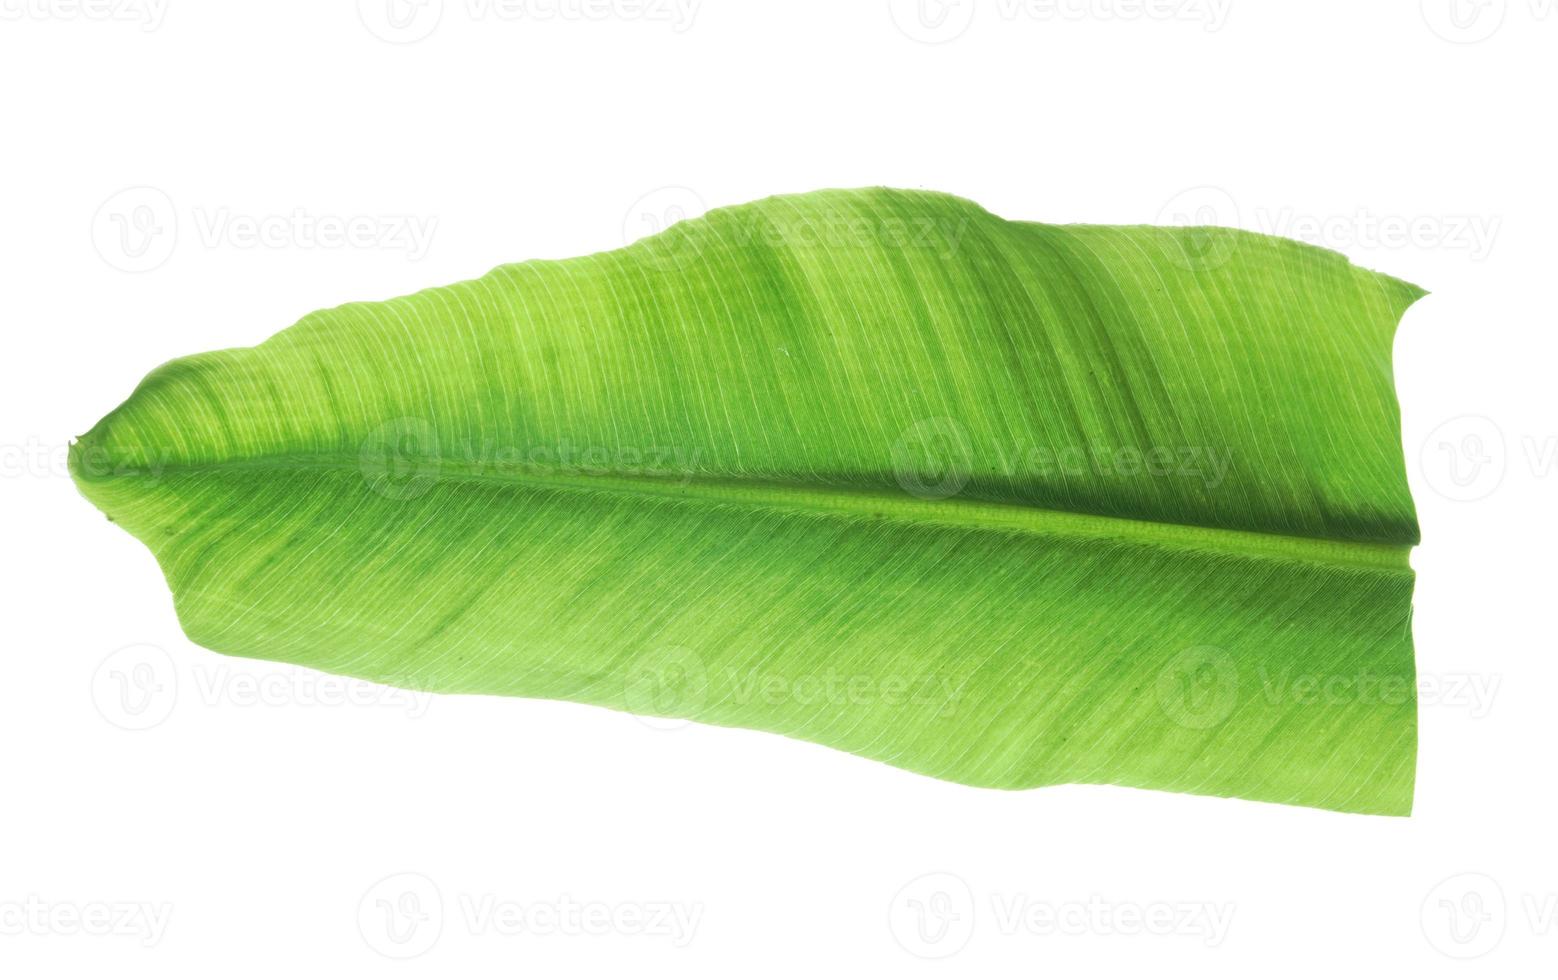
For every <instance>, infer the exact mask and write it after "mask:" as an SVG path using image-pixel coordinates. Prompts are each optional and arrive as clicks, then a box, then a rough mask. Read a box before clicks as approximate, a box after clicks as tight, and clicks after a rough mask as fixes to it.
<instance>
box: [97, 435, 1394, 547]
mask: <svg viewBox="0 0 1558 980" xmlns="http://www.w3.org/2000/svg"><path fill="white" fill-rule="evenodd" d="M90 438H91V437H90V435H89V436H87V437H83V439H82V440H81V441H79V442H78V443H77V444H76V447H74V448H79V449H81V450H83V451H84V450H85V448H86V447H88V446H90V444H91V443H90ZM72 459H73V460H77V461H79V456H78V454H76V453H73V454H72ZM399 462H400V463H401V464H403V465H406V466H409V468H410V469H411V470H412V472H413V474H414V475H413V476H412V477H411V479H416V480H422V481H427V482H433V481H437V482H465V483H489V484H491V483H498V484H510V485H512V484H519V485H528V486H533V487H536V488H541V489H548V490H560V491H564V492H582V493H602V494H614V495H621V494H638V495H643V496H649V497H655V498H659V499H669V500H672V501H676V502H680V503H684V504H702V505H708V506H735V507H746V508H749V509H754V510H780V511H792V512H793V511H802V512H810V513H818V514H826V515H832V516H836V517H842V518H848V519H852V520H866V521H871V520H877V521H883V522H890V523H897V524H935V525H941V526H954V527H963V528H969V529H975V530H984V531H992V532H1003V533H1017V534H1029V535H1036V536H1051V537H1070V538H1087V539H1092V540H1097V541H1108V542H1114V543H1118V544H1124V545H1137V546H1142V547H1158V548H1170V549H1174V550H1184V551H1196V552H1212V553H1217V554H1224V555H1238V556H1241V557H1245V558H1264V559H1274V560H1289V561H1303V562H1313V563H1318V564H1324V565H1331V566H1336V567H1342V568H1366V569H1396V570H1401V571H1403V572H1408V573H1410V565H1409V562H1408V556H1409V555H1410V553H1411V550H1412V547H1413V543H1406V542H1402V543H1397V542H1375V541H1357V540H1346V539H1340V538H1321V537H1312V536H1306V535H1288V534H1280V533H1274V532H1268V531H1252V530H1241V529H1234V528H1222V527H1210V526H1204V525H1195V524H1181V523H1174V522H1169V521H1153V520H1141V519H1137V518H1131V517H1120V516H1114V515H1104V514H1093V513H1088V512H1084V511H1072V510H1056V509H1051V508H1045V507H1039V506H1036V505H1032V504H1024V503H1012V502H1000V501H989V500H981V499H975V498H971V497H947V498H943V499H928V498H923V497H917V496H914V495H912V494H909V493H906V492H905V493H892V492H888V491H885V490H881V489H871V488H866V487H850V486H841V485H808V484H800V483H795V482H786V481H780V480H763V479H756V478H736V477H719V476H709V475H690V476H689V475H683V474H675V475H664V476H657V475H651V474H638V475H634V476H631V477H625V476H613V475H589V474H582V475H581V474H579V473H578V472H577V470H578V469H579V467H571V468H569V469H568V470H564V469H563V468H561V467H556V466H547V465H545V464H540V463H530V462H527V463H524V464H522V465H519V466H515V465H513V464H497V463H494V462H483V461H480V460H474V461H473V460H466V459H458V460H454V459H448V458H438V457H431V456H423V457H411V458H404V459H401V460H399ZM363 465H364V464H363V459H362V457H361V456H360V455H357V454H350V455H349V454H346V453H330V452H312V453H296V454H279V455H265V456H250V457H242V458H236V459H230V460H219V461H201V462H180V461H173V462H167V463H160V464H158V465H157V466H156V467H155V468H152V467H144V468H131V469H128V470H119V471H118V472H117V473H116V474H114V475H109V476H105V475H102V473H101V468H99V472H98V473H97V474H94V473H92V472H90V469H89V468H88V467H86V466H78V467H77V469H78V471H79V472H78V476H79V477H80V478H82V479H84V481H85V482H86V483H88V484H90V483H94V482H100V481H103V480H112V479H122V478H126V477H134V476H137V475H141V474H144V475H146V476H149V477H151V478H154V479H160V478H162V477H166V476H168V475H170V474H172V473H190V474H196V473H201V472H221V471H270V472H288V471H309V470H325V471H337V472H354V473H358V474H359V475H362V478H363V479H369V476H368V475H364V472H363Z"/></svg>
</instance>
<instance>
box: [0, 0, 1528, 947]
mask: <svg viewBox="0 0 1558 980" xmlns="http://www.w3.org/2000/svg"><path fill="white" fill-rule="evenodd" d="M99 2H106V3H107V5H106V6H99V5H98V4H99ZM472 3H474V5H472ZM472 3H468V2H467V0H443V2H442V3H441V4H440V3H439V0H421V4H420V5H411V4H406V3H404V2H400V3H399V6H398V7H390V6H388V5H387V3H386V0H363V2H362V3H360V4H354V3H352V2H329V3H320V2H317V0H313V2H305V0H286V2H282V0H276V2H271V3H266V4H257V3H256V4H239V3H231V2H228V3H218V2H214V0H212V2H195V0H172V4H171V6H167V5H164V4H162V3H159V2H153V0H111V2H108V0H0V15H3V19H0V82H3V84H4V91H5V93H6V95H5V100H4V105H3V108H0V113H3V119H4V128H3V133H4V146H3V152H0V173H3V194H4V199H3V200H4V207H3V210H0V220H3V228H4V233H3V235H0V270H3V271H0V311H3V315H0V330H3V332H4V338H3V340H0V344H3V350H4V360H3V364H4V368H5V382H4V385H3V386H0V404H3V408H4V411H3V416H0V418H3V431H0V444H3V453H4V456H3V459H0V464H3V467H4V470H3V475H4V477H5V478H4V479H3V480H0V488H3V493H4V511H3V521H4V525H3V528H0V530H3V534H4V541H5V556H6V561H5V563H4V571H3V575H4V583H3V585H4V588H3V591H0V594H3V596H4V601H5V634H4V643H3V647H4V651H5V674H4V683H3V684H0V745H3V746H4V750H5V767H4V783H3V787H4V788H3V791H0V793H3V795H0V973H3V974H4V975H6V976H16V977H22V976H29V977H48V976H60V977H65V976H70V977H78V976H92V975H99V976H101V975H109V974H110V971H111V972H112V975H116V976H122V977H195V976H202V977H203V976H209V975H211V974H212V973H220V974H221V975H224V976H255V977H260V976H274V975H277V974H284V975H286V974H299V973H301V974H303V975H308V976H315V975H317V976H328V975H346V976H366V975H370V973H372V974H382V975H386V976H401V977H409V976H440V977H447V976H468V977H500V976H501V977H518V976H526V975H534V976H554V975H601V976H606V975H617V974H625V973H631V974H632V975H639V976H654V977H673V976H674V977H728V976H790V975H794V974H796V973H803V974H812V973H815V972H817V971H819V970H822V971H825V972H826V973H828V974H830V975H833V974H836V975H840V976H846V975H851V974H856V973H865V974H867V975H898V976H950V975H953V974H954V972H955V973H957V974H961V975H977V976H987V977H989V976H1013V977H1015V976H1023V977H1033V976H1084V975H1086V976H1127V975H1140V974H1144V973H1149V972H1150V973H1151V974H1153V975H1166V976H1217V977H1247V976H1251V975H1312V974H1315V973H1321V974H1340V975H1344V976H1358V975H1364V974H1366V973H1367V972H1369V971H1376V970H1377V971H1389V972H1390V973H1391V974H1392V975H1397V974H1399V975H1416V976H1428V977H1438V976H1444V977H1451V976H1454V977H1465V976H1472V975H1491V976H1536V975H1542V974H1540V973H1539V972H1538V971H1539V970H1548V971H1550V970H1551V969H1552V966H1551V964H1553V963H1554V962H1555V960H1558V848H1554V846H1553V827H1554V822H1555V821H1554V817H1555V802H1558V792H1555V789H1554V780H1553V770H1554V749H1555V746H1558V739H1555V736H1554V724H1553V720H1554V715H1555V711H1554V705H1555V700H1554V697H1555V695H1554V691H1555V681H1558V660H1555V657H1554V652H1555V651H1554V646H1555V643H1554V619H1553V609H1554V606H1555V602H1558V597H1555V593H1554V587H1553V586H1554V575H1553V564H1554V558H1553V552H1554V546H1555V544H1558V541H1555V536H1558V535H1555V532H1558V518H1555V508H1554V493H1553V491H1554V488H1555V485H1558V421H1555V419H1558V412H1555V402H1558V399H1555V397H1554V394H1553V388H1554V386H1553V371H1554V367H1553V366H1554V364H1555V363H1558V344H1555V341H1554V339H1553V327H1554V313H1553V304H1552V300H1551V294H1550V289H1551V286H1552V281H1553V278H1554V274H1555V268H1554V254H1555V253H1554V248H1553V243H1554V228H1555V227H1558V206H1555V205H1558V195H1555V184H1554V171H1553V163H1552V160H1553V158H1552V149H1553V144H1552V142H1551V138H1552V118H1553V113H1552V93H1553V88H1552V83H1553V79H1554V68H1553V66H1554V64H1555V63H1558V59H1555V58H1554V54H1555V52H1558V9H1554V4H1552V3H1543V2H1542V0H1507V2H1506V0H1483V2H1482V3H1480V4H1478V3H1475V2H1472V0H1458V2H1457V3H1455V4H1452V3H1450V2H1449V0H1445V2H1436V0H1428V2H1426V3H1424V4H1423V5H1422V7H1421V8H1420V7H1419V4H1418V3H1417V2H1416V0H1409V2H1395V3H1388V4H1386V3H1372V4H1363V3H1359V2H1357V0H1303V2H1298V0H1291V2H1280V3H1279V2H1271V0H1260V2H1254V0H1215V2H1214V0H1204V2H1193V0H1184V2H1180V0H1149V2H1145V3H1137V4H1133V3H1132V0H1114V3H1113V4H1111V3H1109V2H1108V0H1071V2H1062V3H1058V4H1056V3H1042V2H1041V3H1035V4H1031V5H1027V6H1024V5H1017V4H1012V3H991V4H988V5H984V4H981V5H980V6H979V7H978V8H977V9H975V7H974V6H973V4H972V3H970V2H968V0H964V2H963V3H957V2H953V3H947V4H944V5H937V4H936V3H935V2H934V0H927V4H926V5H925V6H924V7H917V6H916V3H915V2H913V0H908V2H905V3H902V4H900V3H892V4H889V3H888V2H887V0H871V2H865V3H849V4H846V3H839V2H837V0H833V2H823V0H813V2H801V0H789V2H784V3H777V2H775V3H756V2H751V0H742V2H736V0H705V2H703V3H701V4H696V5H694V6H693V7H691V8H689V7H687V6H686V5H685V3H684V5H683V6H680V7H675V6H671V5H669V4H665V3H662V2H661V0H648V2H647V5H646V4H643V3H634V2H631V0H620V2H615V3H613V2H611V0H600V2H595V0H589V2H587V3H586V4H585V5H584V6H580V3H579V0H572V5H570V0H561V3H560V4H559V3H557V2H552V0H520V2H517V3H512V4H511V5H509V6H503V5H501V4H499V3H498V2H497V0H492V2H491V3H486V4H484V3H482V2H480V0H472ZM391 15H395V17H399V18H400V19H398V20H397V19H395V17H392V16H391ZM408 42H409V43H408ZM868 184H887V185H896V186H903V187H927V188H933V189H938V190H945V191H951V192H955V193H959V194H962V195H965V196H968V197H971V198H973V199H974V200H976V201H978V202H980V203H981V204H983V205H985V206H986V207H988V208H990V209H992V210H994V211H996V212H997V213H999V214H1003V215H1006V216H1008V217H1013V218H1025V219H1033V220H1043V221H1051V222H1064V221H1089V222H1155V221H1156V222H1184V221H1192V220H1194V221H1197V222H1206V221H1214V222H1216V223H1223V224H1238V225H1242V226H1244V227H1247V228H1252V229H1255V230H1260V231H1268V232H1276V233H1281V234H1288V235H1290V236H1292V237H1303V238H1307V239H1310V240H1313V241H1318V242H1320V243H1322V244H1326V245H1330V246H1332V247H1334V248H1338V249H1340V250H1341V251H1343V252H1345V253H1346V254H1348V255H1349V256H1351V257H1352V258H1353V259H1354V260H1356V261H1358V262H1360V263H1363V264H1365V265H1368V266H1370V267H1373V268H1377V269H1380V270H1382V271H1385V272H1389V273H1392V274H1395V275H1398V276H1401V277H1403V278H1407V279H1410V280H1412V281H1415V282H1417V283H1420V284H1422V285H1423V286H1425V287H1427V288H1429V289H1430V290H1432V292H1433V295H1431V296H1430V297H1429V298H1428V299H1426V300H1424V301H1422V302H1421V303H1419V304H1418V305H1417V306H1416V307H1415V308H1414V309H1412V310H1411V311H1410V312H1409V313H1408V315H1407V317H1406V320H1405V322H1404V323H1403V325H1402V328H1401V332H1400V336H1399V338H1398V342H1397V345H1396V371H1397V380H1398V385H1399V391H1400V395H1401V400H1402V403H1403V410H1404V413H1405V451H1406V455H1407V459H1408V463H1409V469H1410V472H1411V481H1412V489H1413V492H1414V495H1415V497H1416V499H1417V502H1418V507H1419V510H1420V515H1421V521H1422V527H1423V545H1422V547H1421V548H1420V549H1419V550H1418V551H1417V553H1416V555H1415V557H1414V564H1415V566H1416V568H1417V569H1418V571H1419V573H1420V577H1419V580H1418V587H1417V597H1416V620H1415V630H1416V637H1417V651H1418V654H1417V655H1418V662H1419V668H1420V671H1421V673H1422V675H1423V681H1424V684H1425V689H1424V692H1423V698H1422V701H1423V703H1422V709H1421V721H1422V738H1421V757H1420V772H1419V784H1418V797H1417V810H1416V814H1415V815H1414V816H1413V817H1411V818H1410V819H1389V818H1371V817H1362V816H1346V815H1339V814H1333V813H1325V812H1319V811H1312V810H1305V809H1297V808H1286V807H1280V806H1272V805H1263V804H1258V803H1250V802H1242V801H1234V800H1216V799H1208V798H1196V797H1190V796H1176V795H1168V794H1159V793H1150V792H1142V791H1132V790H1124V789H1112V788H1103V787H1059V788H1051V789H1043V790H1037V791H1031V792H1023V793H1000V792H990V791H979V790H974V789H968V788H964V787H960V786H955V785H950V784H946V783H941V782H936V781H933V780H929V779H925V778H921V777H918V776H914V775H911V774H909V773H905V772H900V771H897V770H894V769H890V768H888V767H886V766H882V765H878V764H876V763H872V762H868V761H865V760H862V759H858V758H854V757H851V756H848V755H844V754H841V753H837V752H833V751H830V750H827V749H823V748H819V747H816V746H812V745H807V744H803V743H800V742H794V741H789V740H786V739H783V738H779V737H775V736H769V735H763V734H756V733H751V732H742V731H728V730H716V729H705V728H700V727H697V726H690V727H684V728H680V729H678V730H673V731H661V730H656V728H654V727H651V726H650V725H647V724H645V723H643V722H641V721H640V720H638V719H635V718H633V717H631V716H628V715H624V714H616V713H612V712H608V711H604V710H600V709H594V708H588V707H580V706H574V705H567V704H553V703H541V702H529V701H520V700H501V699H494V698H454V697H443V698H433V699H431V700H430V701H429V700H427V699H425V698H418V699H412V698H411V697H410V696H408V695H406V694H404V693H402V692H394V691H386V690H383V689H377V688H373V687H371V686H369V685H364V684H358V683H355V682H347V681H343V680H340V679H331V678H325V677H322V676H321V675H316V674H312V673H309V672H307V671H302V670H295V669H292V668H288V667H285V666H273V665H267V664H264V663H253V662H243V661H238V660H230V659H227V658H224V657H221V656H218V655H216V654H213V653H210V652H208V651H205V650H202V649H200V648H198V647H196V646H194V645H193V644H191V643H190V642H189V641H188V640H186V639H184V637H183V636H182V635H181V633H180V632H179V629H178V626H177V624H176V622H175V620H174V616H173V610H172V607H171V603H170V601H169V597H168V594H167V590H166V588H165V586H164V584H163V581H162V578H161V576H160V574H159V573H158V571H157V568H156V566H155V564H154V562H153V560H152V557H151V555H150V554H149V553H148V552H147V551H146V549H145V548H143V547H142V546H141V545H140V544H139V543H137V542H136V541H134V540H133V539H131V538H130V537H129V536H128V535H126V534H124V533H122V532H120V531H119V530H117V529H115V528H113V527H111V526H110V525H109V524H107V523H106V522H105V521H104V520H103V519H102V517H101V516H100V515H99V514H98V513H97V512H96V511H95V510H94V509H93V508H92V507H91V506H90V505H89V504H88V503H87V502H86V501H84V500H83V499H81V498H80V497H79V496H78V495H77V494H76V492H75V490H74V489H73V487H72V485H71V483H70V481H69V479H68V478H67V477H66V475H65V472H64V462H63V460H64V448H65V446H66V444H67V442H68V440H69V439H70V438H71V437H72V436H74V435H76V434H79V433H81V432H83V431H85V430H86V429H87V428H88V427H90V426H91V425H92V423H93V422H94V421H96V420H97V419H98V418H99V417H100V416H101V415H103V414H104V413H105V412H107V411H108V410H109V409H111V408H112V407H113V406H114V405H115V404H117V403H118V402H119V401H120V400H121V399H122V398H123V397H124V396H126V395H127V394H128V393H129V391H130V389H131V388H132V387H133V385H134V384H135V382H136V381H137V380H138V379H139V378H140V377H141V376H142V374H143V373H144V372H146V371H147V370H148V369H150V368H152V367H153V366H155V365H156V364H158V363H160V362H162V361H164V360H166V359H168V358H171V357H174V356H177V355H181V354H186V353H191V352H194V351H199V350H206V349H210V348H217V347H226V346H233V345H241V344H250V343H254V342H257V341H259V340H261V339H263V338H264V337H266V336H267V335H269V334H270V333H272V332H274V331H276V330H278V329H280V328H282V327H284V326H286V325H287V324H289V323H291V322H293V321H294V320H295V319H297V318H298V317H299V316H300V315H302V314H304V313H306V312H308V311H310V310H313V309H316V308H319V307H322V306H326V305H334V304H336V303H339V302H342V301H346V300H351V299H372V298H381V297H387V296H391V295H396V294H399V293H404V292H408V291H411V290H413V289H416V288H420V287H423V286H428V285H435V284H441V283H445V282H451V281H454V280H457V279H462V278H467V277H471V276H475V275H479V274H481V273H483V272H485V271H487V270H488V269H489V268H490V267H492V266H493V265H496V264H498V263H500V262H507V261H516V260H521V259H525V258H531V257H537V256H552V257H563V256H569V255H575V254H582V253H587V252H592V251H597V250H600V249H606V248H611V247H615V246H617V245H619V244H621V243H622V242H623V241H625V240H626V239H629V238H632V237H636V236H638V235H640V234H643V233H645V232H646V231H650V230H653V228H654V227H656V226H658V225H659V224H661V223H663V222H665V221H666V220H668V219H670V218H674V217H676V216H677V215H678V214H683V213H696V211H697V210H699V209H701V208H702V207H704V206H714V205H717V204H729V203H737V202H741V201H746V200H750V199H753V198H757V197H762V196H765V195H768V194H772V193H777V192H786V191H803V190H809V189H814V188H819V187H833V186H856V185H868ZM126 189H130V190H128V191H127V190H126ZM348 222H349V223H350V226H351V229H352V234H351V236H350V237H351V239H352V240H351V241H349V242H345V243H342V242H339V241H335V240H333V239H332V238H331V235H332V234H333V232H332V229H333V228H334V229H336V232H335V233H338V230H339V227H340V226H341V225H342V224H343V223H348ZM413 230H417V231H418V234H413V233H412V232H413ZM429 231H430V232H431V237H430V238H428V237H427V233H428V232H429ZM322 238H323V240H321V239H322ZM256 239H258V240H256ZM342 699H346V700H347V703H339V702H341V701H342ZM925 875H934V877H930V878H924V877H922V876H925ZM391 876H399V877H391ZM386 879H388V880H386ZM580 909H585V910H587V914H585V915H584V916H583V918H582V919H581V918H580V911H579V910H580ZM1035 910H1037V913H1044V912H1046V911H1048V912H1053V913H1055V914H1057V915H1059V916H1061V917H1062V921H1063V922H1064V923H1065V924H1064V925H1061V926H1057V927H1055V928H1053V929H1046V928H1042V927H1035V926H1034V921H1035V920H1028V919H1023V918H1022V916H1021V913H1024V912H1026V913H1029V914H1035ZM1014 911H1015V912H1016V913H1018V921H1016V922H1015V923H1014V922H1013V921H1012V919H1011V918H1010V917H1009V913H1012V912H1014ZM499 913H506V915H505V914H499ZM515 915H517V916H518V921H522V922H523V924H524V928H523V929H521V930H519V931H518V932H516V931H515V929H513V928H512V926H513V925H514V923H515V921H516V920H515V918H514V916H515ZM603 915H604V916H606V918H607V920H608V922H614V923H615V924H616V926H617V928H605V929H602V928H599V922H598V921H597V919H596V917H597V916H603ZM1159 915H1168V916H1169V919H1170V920H1172V921H1171V924H1170V925H1169V926H1167V927H1163V928H1159V927H1158V926H1161V923H1158V926H1154V927H1152V928H1148V927H1147V926H1146V925H1144V924H1142V922H1141V921H1138V920H1140V919H1142V918H1143V917H1145V918H1146V920H1147V921H1152V922H1156V921H1157V920H1156V919H1155V918H1153V917H1154V916H1159ZM104 916H106V917H107V918H106V919H105V918H102V917H104ZM677 916H680V917H681V918H680V919H678V918H676V917H677ZM1214 921H1220V922H1221V923H1222V926H1223V927H1220V928H1217V929H1216V930H1215V931H1214V928H1213V925H1212V924H1213V922H1214ZM1133 922H1134V923H1136V927H1135V928H1131V923H1133ZM391 926H393V927H394V929H393V930H391V929H390V928H389V927H391ZM408 954H419V955H416V956H414V957H410V958H407V959H404V960H403V961H400V962H397V961H396V960H395V959H394V958H395V957H405V956H407V955H408ZM1467 957H1470V958H1471V961H1470V962H1463V961H1461V959H1458V958H1467ZM1543 964H1545V966H1544V965H1543ZM607 971H612V972H610V973H608V972H607Z"/></svg>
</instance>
